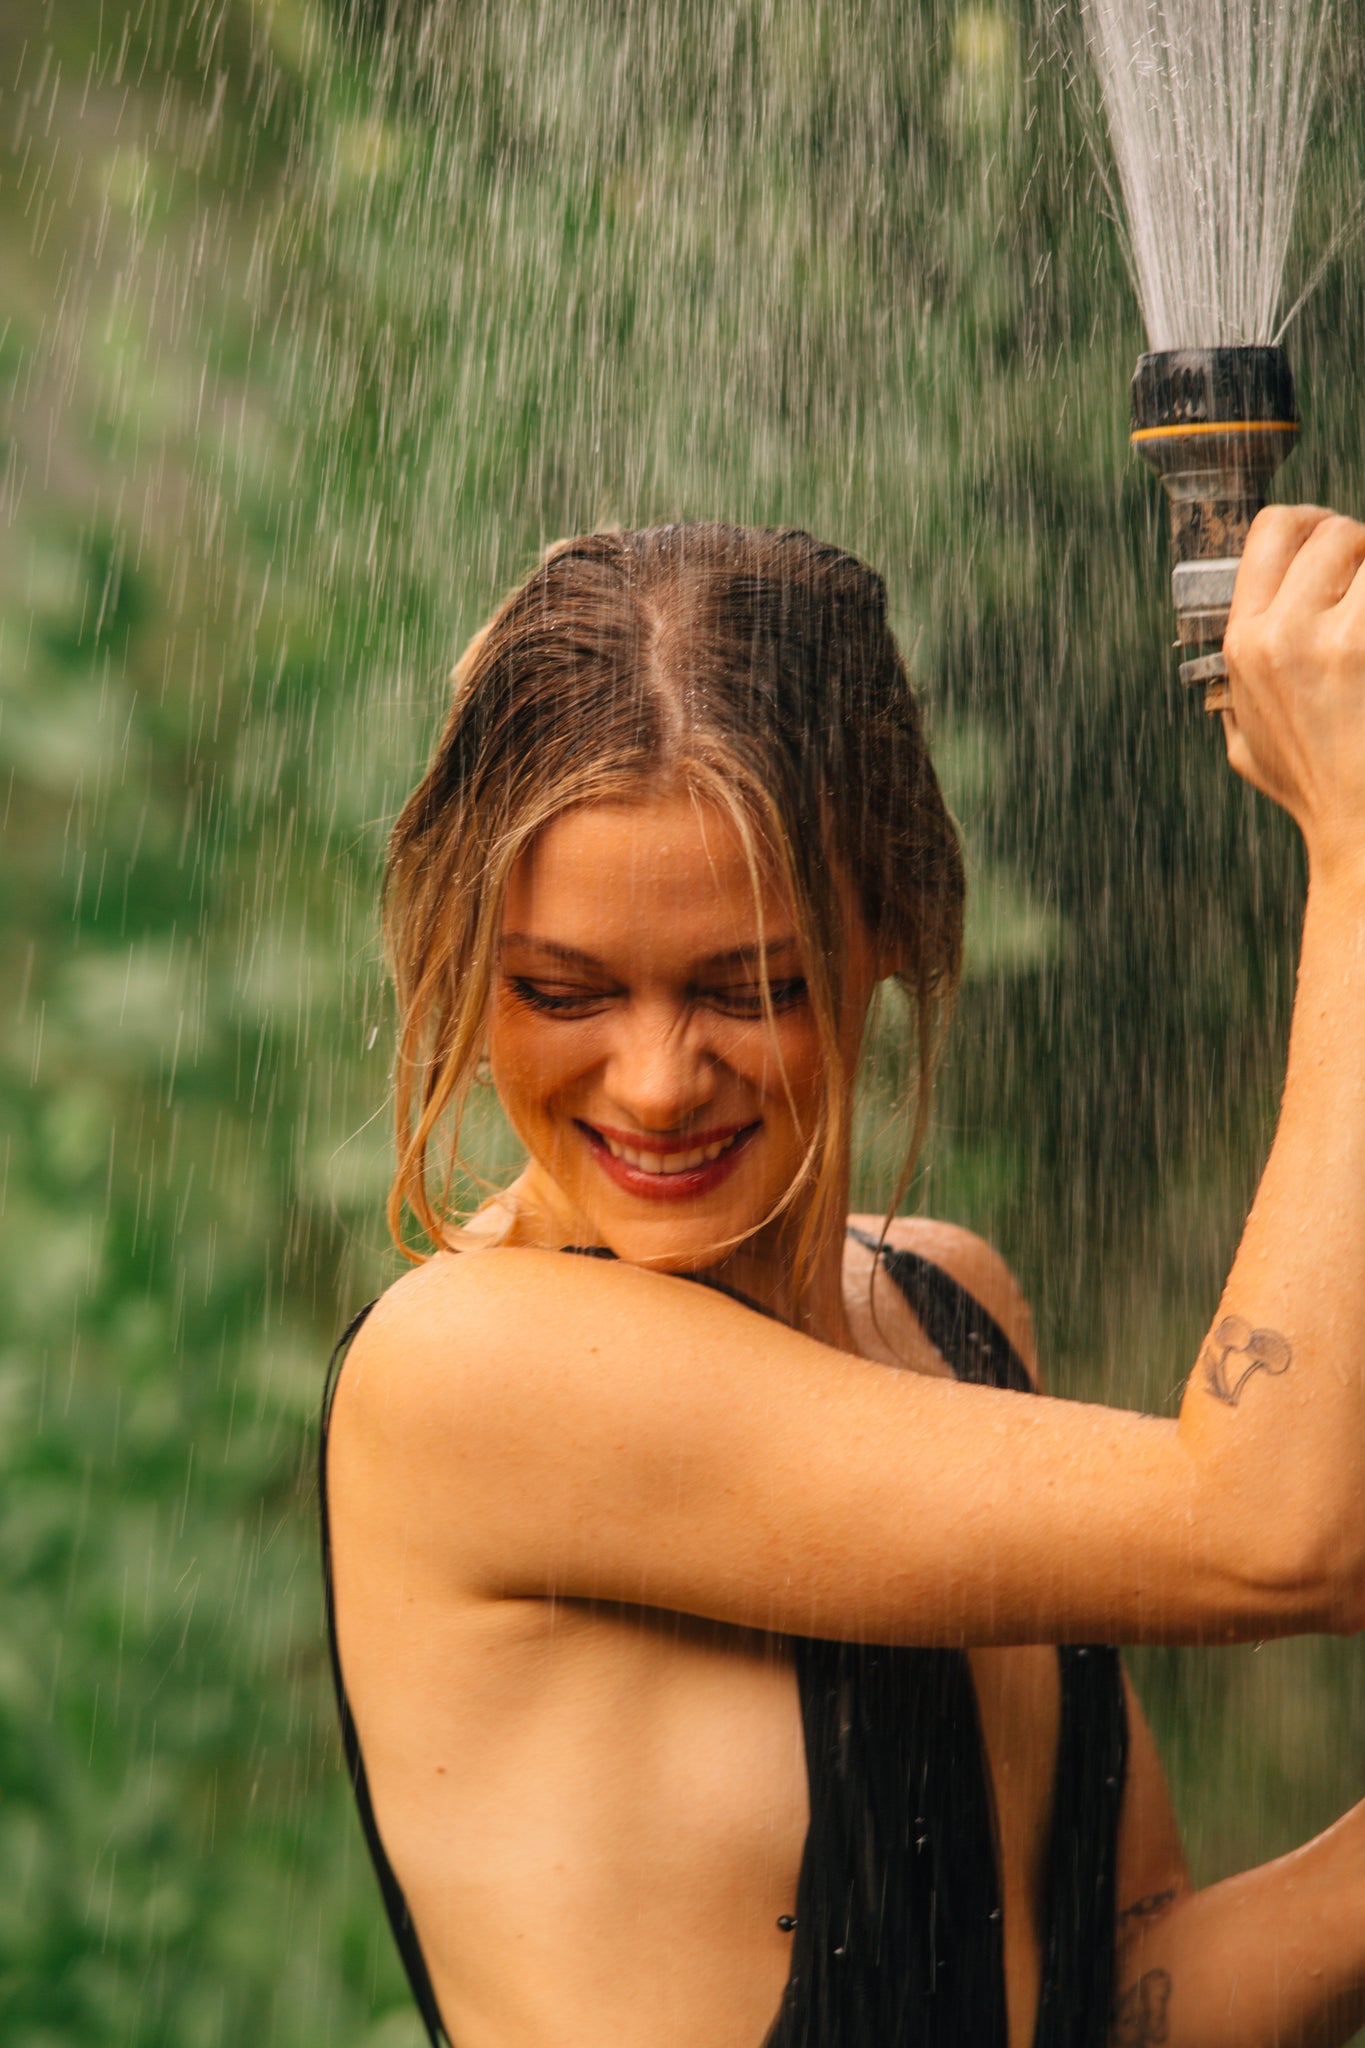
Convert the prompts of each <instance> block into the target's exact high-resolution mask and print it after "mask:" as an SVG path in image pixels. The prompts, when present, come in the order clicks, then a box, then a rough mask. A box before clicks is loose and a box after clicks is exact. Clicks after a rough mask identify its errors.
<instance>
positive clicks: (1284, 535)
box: [1223, 505, 1365, 871]
mask: <svg viewBox="0 0 1365 2048" xmlns="http://www.w3.org/2000/svg"><path fill="white" fill-rule="evenodd" d="M1362 564H1365V526H1362V525H1360V524H1358V523H1357V522H1356V521H1355V520H1353V519H1343V518H1340V517H1338V516H1337V515H1335V514H1333V513H1331V512H1327V511H1324V510H1323V508H1322V507H1321V506H1319V505H1293V506H1287V505H1271V506H1267V507H1266V509H1265V511H1263V512H1262V513H1261V514H1260V515H1259V516H1258V518H1257V519H1256V521H1255V523H1254V524H1253V526H1252V529H1251V532H1250V534H1249V535H1248V537H1247V545H1246V552H1245V554H1244V555H1243V557H1242V566H1241V569H1240V571H1239V572H1238V576H1237V588H1236V591H1235V592H1234V595H1233V601H1232V611H1231V614H1230V617H1229V620H1228V630H1227V637H1226V639H1225V640H1224V642H1223V653H1224V656H1225V658H1226V660H1227V664H1228V678H1229V684H1230V688H1231V696H1232V703H1231V708H1230V709H1228V710H1226V711H1224V713H1223V730H1224V734H1225V736H1226V739H1227V749H1228V760H1229V762H1230V763H1231V764H1232V766H1233V767H1234V768H1235V769H1236V771H1237V773H1238V774H1239V775H1241V776H1243V777H1245V779H1246V780H1247V781H1248V782H1250V783H1252V784H1253V785H1254V786H1255V787H1256V788H1257V789H1259V790H1263V791H1264V792H1265V794H1266V795H1267V796H1269V797H1273V798H1274V800H1275V802H1276V803H1278V804H1282V805H1283V806H1284V808H1285V810H1287V811H1288V812H1289V813H1290V815H1291V817H1293V818H1294V819H1295V820H1296V821H1297V823H1298V825H1299V828H1300V830H1301V831H1302V833H1303V836H1304V839H1305V841H1306V842H1307V846H1308V853H1309V859H1310V862H1311V863H1312V865H1313V867H1314V870H1315V871H1317V870H1318V869H1319V868H1321V867H1323V866H1328V865H1331V864H1333V863H1335V862H1337V861H1338V860H1340V859H1342V858H1347V859H1351V860H1354V861H1355V862H1356V863H1357V865H1361V864H1363V863H1365V570H1362Z"/></svg>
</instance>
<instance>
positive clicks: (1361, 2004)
mask: <svg viewBox="0 0 1365 2048" xmlns="http://www.w3.org/2000/svg"><path fill="white" fill-rule="evenodd" d="M1117 1984H1118V1990H1117V1996H1116V1999H1115V2004H1114V2019H1113V2025H1112V2029H1111V2033H1110V2041H1111V2044H1112V2048H1155V2044H1156V2043H1158V2042H1160V2043H1162V2044H1163V2048H1342V2044H1343V2043H1345V2042H1347V2041H1349V2040H1350V2039H1351V2037H1352V2035H1353V2034H1354V2033H1355V2032H1356V2029H1357V2028H1358V2027H1360V2026H1361V2025H1362V2024H1365V1803H1362V1804H1361V1805H1359V1806H1353V1807H1352V1808H1351V1811H1350V1812H1349V1813H1348V1814H1346V1815H1345V1817H1344V1818H1343V1819H1342V1820H1339V1821H1338V1822H1337V1823H1336V1825H1335V1826H1334V1827H1330V1828H1328V1829H1327V1831H1326V1833H1325V1834H1321V1835H1319V1836H1318V1837H1317V1839H1316V1840H1315V1841H1312V1842H1308V1843H1307V1844H1305V1846H1304V1847H1303V1848H1302V1849H1295V1850H1294V1851H1293V1852H1292V1853H1291V1854H1290V1855H1288V1856H1279V1857H1277V1858H1276V1859H1275V1861H1274V1862H1273V1863H1263V1864H1261V1865H1260V1867H1259V1868H1258V1869H1256V1870H1246V1871H1243V1872H1241V1874H1240V1875H1239V1876H1237V1877H1229V1878H1225V1879H1224V1880H1223V1882H1222V1883H1221V1884H1214V1885H1209V1886H1207V1887H1206V1888H1205V1889H1204V1890H1202V1891H1187V1890H1183V1889H1179V1888H1176V1889H1174V1890H1172V1889H1169V1888H1168V1889H1165V1890H1161V1891H1156V1892H1149V1893H1146V1894H1145V1895H1143V1896H1142V1897H1139V1898H1137V1899H1135V1900H1133V1901H1132V1902H1131V1903H1130V1904H1129V1906H1128V1908H1127V1909H1126V1911H1125V1912H1124V1913H1122V1914H1121V1915H1120V1920H1119V1948H1118V1973H1117Z"/></svg>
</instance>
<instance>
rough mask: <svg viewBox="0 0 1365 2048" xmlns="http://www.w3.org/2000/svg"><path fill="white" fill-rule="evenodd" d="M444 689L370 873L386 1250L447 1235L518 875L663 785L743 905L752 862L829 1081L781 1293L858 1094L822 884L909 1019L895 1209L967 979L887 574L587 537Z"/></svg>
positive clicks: (545, 563) (747, 548)
mask: <svg viewBox="0 0 1365 2048" xmlns="http://www.w3.org/2000/svg"><path fill="white" fill-rule="evenodd" d="M453 683H454V698H453V702H452V704H451V707H450V712H449V715H448V717H447V719H446V722H445V727H444V730H443V731H442V733H441V737H440V741H439V743H438V745H437V747H436V751H435V754H434V756H433V758H432V761H431V765H430V767H429V769H428V770H427V773H426V775H425V776H424V777H423V779H422V781H421V783H420V784H419V785H418V787H417V788H416V789H415V790H414V791H413V793H412V795H411V797H410V798H409V799H408V801H407V803H406V804H405V805H404V807H403V810H402V812H401V814H400V816H399V818H398V821H397V823H396V824H395V826H394V828H393V832H392V835H391V837H390V840H389V848H388V860H387V865H386V872H385V888H384V912H385V936H386V941H387V946H388V952H389V958H390V962H391V966H392V971H393V975H394V981H395V986H396V990H397V997H398V1010H399V1046H398V1061H397V1068H396V1086H395V1094H396V1112H397V1124H398V1164H397V1170H396V1173H395V1176H394V1181H393V1185H392V1188H391V1191H390V1197H389V1210H388V1215H389V1227H390V1229H391V1231H392V1233H393V1235H394V1238H395V1241H396V1242H397V1243H398V1245H399V1246H400V1248H401V1249H403V1250H404V1251H405V1252H406V1253H407V1255H408V1256H409V1257H411V1258H413V1259H419V1258H421V1257H422V1256H424V1254H423V1253H422V1252H421V1251H420V1250H414V1249H413V1248H412V1247H410V1246H409V1245H407V1244H406V1242H405V1238H404V1230H403V1221H404V1209H405V1207H406V1208H407V1209H408V1210H410V1211H411V1213H412V1215H413V1217H414V1218H415V1219H416V1221H417V1223H418V1224H419V1225H420V1227H421V1229H422V1230H423V1232H424V1233H425V1235H426V1236H427V1238H429V1239H430V1241H431V1242H432V1243H433V1244H437V1245H440V1244H448V1243H450V1242H452V1234H451V1227H452V1225H453V1224H455V1223H457V1222H458V1220H459V1219H457V1218H454V1217H452V1216H451V1214H450V1198H451V1190H452V1187H453V1185H454V1179H455V1174H456V1172H457V1170H458V1157H459V1154H458V1144H459V1130H460V1124H461V1119H462V1116H463V1112H464V1108H465V1104H466V1101H467V1098H468V1092H469V1087H470V1084H471V1081H472V1079H473V1076H474V1070H475V1068H476V1066H477V1064H478V1061H479V1058H480V1055H481V1052H482V1049H483V1044H484V1036H485V1030H486V1018H487V1013H488V1008H489V1003H490V999H491V994H492V989H493V976H494V971H495V965H496V957H497V944H498V937H499V930H500V925H501V919H502V907H503V900H504V895H505V891H506V887H507V882H508V877H509V874H510V872H511V869H512V866H513V864H514V862H515V861H516V860H517V858H518V856H519V855H520V854H521V853H522V852H523V851H524V850H525V849H526V848H527V847H528V846H529V845H530V843H531V841H532V840H533V839H534V838H535V836H536V834H537V833H538V832H539V831H540V830H541V829H542V828H543V827H544V826H545V825H547V824H548V823H549V822H550V821H551V820H552V819H554V818H556V817H558V816H559V815H560V814H561V813H562V812H564V811H565V810H567V809H569V808H570V807H571V806H574V805H581V804H590V803H602V802H609V803H620V802H623V801H624V802H638V801H640V800H642V799H647V798H648V796H649V795H650V793H651V792H655V793H658V792H661V791H665V790H672V789H676V788H679V787H681V788H684V789H687V790H688V791H690V792H691V793H693V794H694V795H695V796H696V797H697V798H699V799H700V800H703V801H709V802H712V803H716V804H718V805H720V806H721V807H722V808H723V809H724V810H725V811H726V813H727V814H728V815H729V817H730V818H731V819H732V821H733V823H734V825H735V827H736V829H737V831H738V832H739V834H740V836H741V843H742V844H743V845H744V846H745V848H746V850H747V852H748V854H749V858H750V866H751V871H752V872H753V873H754V877H755V900H756V902H757V900H758V889H759V876H760V871H761V869H762V867H763V865H764V864H765V863H766V864H767V869H768V872H769V873H771V874H772V875H774V876H775V878H776V880H777V883H778V886H779V887H780V888H781V890H782V891H783V893H784V895H785V896H786V898H787V899H788V901H789V902H790V905H791V907H792V911H793V914H794V918H795V923H796V929H797V934H798V937H799V940H800V943H801V948H802V952H803V955H804V967H805V973H806V977H807V981H808V986H809V989H810V1000H811V1003H812V1007H813V1011H814V1015H815V1018H816V1020H817V1025H818V1029H819V1032H820V1036H821V1040H822V1043H823V1046H824V1049H825V1063H826V1073H827V1082H826V1087H825V1091H824V1103H823V1107H822V1110H821V1113H820V1116H819V1121H818V1127H817V1128H816V1129H815V1130H813V1131H811V1132H810V1133H808V1143H807V1150H806V1156H805V1159H804V1162H803V1164H802V1167H801V1169H800V1171H799V1173H798V1175H797V1177H796V1179H795V1181H794V1182H793V1184H792V1186H791V1188H789V1189H788V1191H787V1194H786V1196H785V1197H784V1199H783V1202H782V1203H781V1204H780V1205H779V1207H780V1208H781V1209H789V1208H790V1207H791V1205H792V1204H793V1203H795V1202H796V1199H797V1197H798V1195H800V1194H801V1193H802V1192H803V1190H807V1189H808V1190H809V1195H810V1199H809V1201H808V1202H807V1203H806V1204H805V1205H804V1207H805V1215H804V1221H803V1228H802V1231H801V1235H800V1241H799V1244H798V1246H797V1250H796V1259H795V1270H796V1278H797V1285H798V1288H799V1286H800V1284H801V1278H802V1275H803V1272H804V1268H805V1265H806V1261H807V1259H808V1258H809V1256H810V1255H811V1251H812V1247H813V1246H814V1245H815V1244H817V1243H818V1242H820V1241H821V1238H822V1235H823V1232H824V1230H825V1229H826V1228H828V1227H829V1226H830V1224H831V1222H832V1221H833V1220H834V1214H833V1212H834V1211H835V1208H836V1205H841V1204H842V1202H843V1200H844V1189H843V1186H842V1175H841V1173H840V1170H839V1162H840V1160H841V1159H842V1157H843V1156H844V1151H845V1147H846V1144H847V1140H848V1132H849V1117H850V1101H849V1093H850V1091H849V1090H848V1088H847V1087H846V1085H845V1082H844V1077H843V1072H842V1066H841V1058H840V1051H839V1030H838V1017H839V994H840V987H841V976H842V973H843V967H844V932H843V929H842V924H843V914H844V913H843V912H842V910H841V898H840V893H839V887H838V881H837V875H838V871H839V870H840V869H842V871H843V874H844V875H845V876H846V877H847V878H848V880H849V881H850V882H851V884H852V887H853V890H854V893H855V896H856V900H857V902H858V904H859V906H860V907H861V911H862V915H863V917H864V919H865V921H866V924H867V928H868V931H869V933H870V936H871V938H872V942H873V945H874V948H875V949H876V954H877V957H878V958H879V959H880V960H882V961H884V962H886V963H888V965H894V968H895V971H896V974H897V978H898V979H899V980H900V982H901V983H902V984H903V986H904V988H905V989H906V991H907V993H908V996H909V999H910V1006H911V1011H912V1015H913V1017H914V1019H915V1025H916V1053H917V1059H916V1062H915V1069H914V1071H915V1087H914V1091H913V1097H912V1099H911V1100H909V1101H908V1102H907V1105H906V1106H907V1108H908V1109H909V1110H910V1118H909V1121H910V1126H911V1134H910V1138H909V1142H908V1145H907V1154H906V1159H905V1164H904V1168H903V1171H902V1174H901V1177H900V1181H899V1185H898V1188H897V1191H896V1194H895V1196H894V1198H893V1201H892V1204H891V1207H892V1211H893V1212H894V1209H895V1207H896V1206H897V1205H898V1203H899V1201H900V1199H901V1198H902V1196H903V1194H904V1192H905V1189H906V1187H907V1186H908V1183H909V1180H910V1175H911V1172H912V1171H913V1163H914V1157H915V1153H916V1151H917V1149H918V1145H919V1142H920V1139H921V1137H922V1135H923V1130H924V1125H925V1119H926V1115H927V1108H928V1100H929V1089H930V1083H931V1076H932V1067H933V1058H934V1053H935V1051H936V1049H937V1044H938V1041H939V1036H940V1032H941V1027H942V1023H943V1022H944V1021H945V1019H946V1015H947V1011H948V1008H949V1006H950V1004H951V1001H952V997H953V995H954V993H955V990H956V986H957V980H958V975H959V971H960V967H961V957H962V908H963V894H964V883H963V868H962V857H961V850H960V847H959V844H958V838H957V832H956V829H955V827H954V825H953V822H952V819H951V817H950V816H949V813H948V810H947V807H946V805H945V803H944V800H943V796H942V793H941V791H940V789H939V785H938V780H937V778H936V776H935V774H934V770H933V765H932V763H931V761H930V759H929V754H928V750H927V748H926V745H925V740H924V733H923V728H922V722H921V718H920V712H919V708H918V705H917V703H916V700H915V695H914V692H913V690H912V688H911V685H910V681H909V677H908V675H907V673H906V668H905V663H904V661H903V660H902V658H901V654H900V651H899V649H898V647H897V645H896V642H895V639H894V638H893V636H892V633H891V631H890V628H889V626H888V624H887V615H886V590H885V586H884V584H883V582H882V579H881V578H880V576H878V575H877V574H876V573H875V571H874V570H872V569H869V568H868V567H867V566H866V564H865V563H863V562H860V561H859V560H857V558H856V557H855V556H853V555H850V554H846V553H844V552H843V551H842V550H841V549H839V548H835V547H830V546H827V545H825V544H823V543H821V542H820V541H817V540H813V539H812V538H811V536H810V535H809V534H806V533H802V532H798V531H796V530H793V529H781V530H766V529H754V528H748V527H738V526H725V525H719V524H696V525H673V526H656V527H647V528H644V529H642V530H640V531H637V532H607V533H592V534H586V535H584V536H582V537H580V538H579V539H576V540H568V541H561V542H559V543H558V544H557V545H556V546H554V547H552V548H550V549H549V550H548V551H547V553H546V554H545V556H544V558H543V559H542V561H541V562H540V565H539V566H538V568H537V569H536V570H535V571H534V573H533V574H532V575H531V576H529V577H528V578H527V579H526V581H525V582H524V583H523V584H522V585H521V586H520V588H519V589H517V590H514V591H513V592H512V594H511V595H510V596H509V597H508V598H507V599H506V600H505V602H504V603H503V604H502V605H501V607H500V608H499V610H498V611H497V612H496V613H495V614H494V616H493V618H492V619H491V620H490V621H489V623H488V624H487V625H486V626H485V627H484V628H483V629H482V631H481V632H479V633H478V634H476V635H475V637H474V639H473V640H472V641H471V643H470V645H469V646H468V648H467V649H466V650H465V652H464V654H463V656H462V657H461V659H460V662H459V664H458V666H457V667H456V669H455V672H454V676H453ZM907 1095H910V1090H909V1087H908V1084H907ZM443 1124H445V1125H446V1126H447V1127H448V1130H449V1139H448V1148H447V1150H446V1157H445V1161H444V1166H443V1169H442V1170H441V1173H440V1186H439V1192H438V1193H436V1195H435V1197H434V1198H433V1189H432V1185H431V1168H430V1164H429V1153H430V1152H431V1150H432V1149H433V1144H434V1140H435V1134H436V1132H437V1130H438V1128H439V1127H441V1126H442V1125H443ZM842 1220H843V1219H842V1215H841V1214H840V1215H838V1217H837V1221H838V1224H839V1226H840V1227H841V1226H842ZM454 1241H458V1239H456V1240H454Z"/></svg>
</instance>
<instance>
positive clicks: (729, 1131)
mask: <svg viewBox="0 0 1365 2048" xmlns="http://www.w3.org/2000/svg"><path fill="white" fill-rule="evenodd" d="M578 1124H579V1127H580V1129H582V1130H585V1131H587V1132H589V1133H590V1134H591V1135H592V1136H594V1137H599V1138H610V1139H611V1141H612V1143H613V1144H614V1145H629V1147H630V1149H631V1151H632V1152H656V1153H657V1154H658V1155H659V1157H660V1158H661V1159H666V1158H667V1157H668V1155H669V1153H670V1152H695V1151H696V1149H697V1147H698V1145H723V1144H724V1143H725V1141H726V1139H727V1138H734V1137H738V1135H739V1133H740V1132H741V1131H747V1130H748V1129H749V1125H748V1124H744V1123H739V1124H715V1125H713V1126H712V1128H711V1129H710V1130H706V1131H669V1132H668V1133H667V1134H666V1136H664V1137H650V1136H648V1135H647V1134H646V1133H645V1132H644V1131H618V1130H617V1129H616V1127H615V1126H614V1125H613V1124H590V1123H586V1122H585V1121H584V1120H583V1119H582V1118H581V1117H580V1118H579V1119H578Z"/></svg>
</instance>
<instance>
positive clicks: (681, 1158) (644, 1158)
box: [579, 1123, 758, 1179]
mask: <svg viewBox="0 0 1365 2048" xmlns="http://www.w3.org/2000/svg"><path fill="white" fill-rule="evenodd" d="M579 1129H580V1130H582V1131H583V1132H585V1133H586V1135H587V1136H588V1137H589V1138H590V1139H591V1140H592V1142H593V1144H594V1145H596V1146H598V1147H599V1148H600V1149H601V1150H602V1151H603V1152H605V1153H606V1154H607V1155H608V1156H609V1157H610V1158H612V1159H615V1160H619V1161H620V1163H621V1164H622V1165H623V1166H627V1167H632V1168H633V1169H634V1170H635V1172H637V1173H646V1174H649V1175H650V1176H651V1177H652V1178H654V1179H664V1178H667V1177H668V1176H670V1175H676V1174H692V1173H704V1172H705V1170H706V1168H707V1167H709V1166H714V1165H715V1164H716V1162H717V1161H718V1160H722V1159H724V1158H726V1156H727V1155H728V1154H729V1153H731V1152H734V1151H736V1150H737V1149H738V1148H739V1146H741V1145H742V1144H743V1143H744V1142H745V1140H746V1139H747V1138H750V1137H752V1136H753V1134H754V1132H755V1131H756V1130H757V1129H758V1124H757V1123H752V1124H742V1125H740V1126H739V1128H738V1129H737V1130H733V1131H730V1132H728V1133H726V1135H725V1136H723V1137H720V1138H714V1139H712V1140H710V1141H709V1142H708V1143H706V1144H702V1145H696V1144H694V1145H690V1146H687V1147H684V1146H683V1145H682V1144H681V1142H678V1141H673V1142H675V1143H677V1150H676V1151H671V1152H665V1151H663V1150H662V1149H660V1144H659V1140H658V1139H655V1140H653V1141H652V1142H650V1141H647V1142H649V1149H648V1150H646V1149H645V1146H644V1145H642V1144H640V1143H636V1144H633V1145H632V1144H630V1143H629V1142H628V1141H627V1140H626V1139H625V1138H624V1137H619V1136H617V1135H616V1134H615V1133H608V1132H606V1131H603V1130H599V1129H598V1128H597V1126H596V1125H595V1124H587V1123H580V1124H579Z"/></svg>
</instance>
